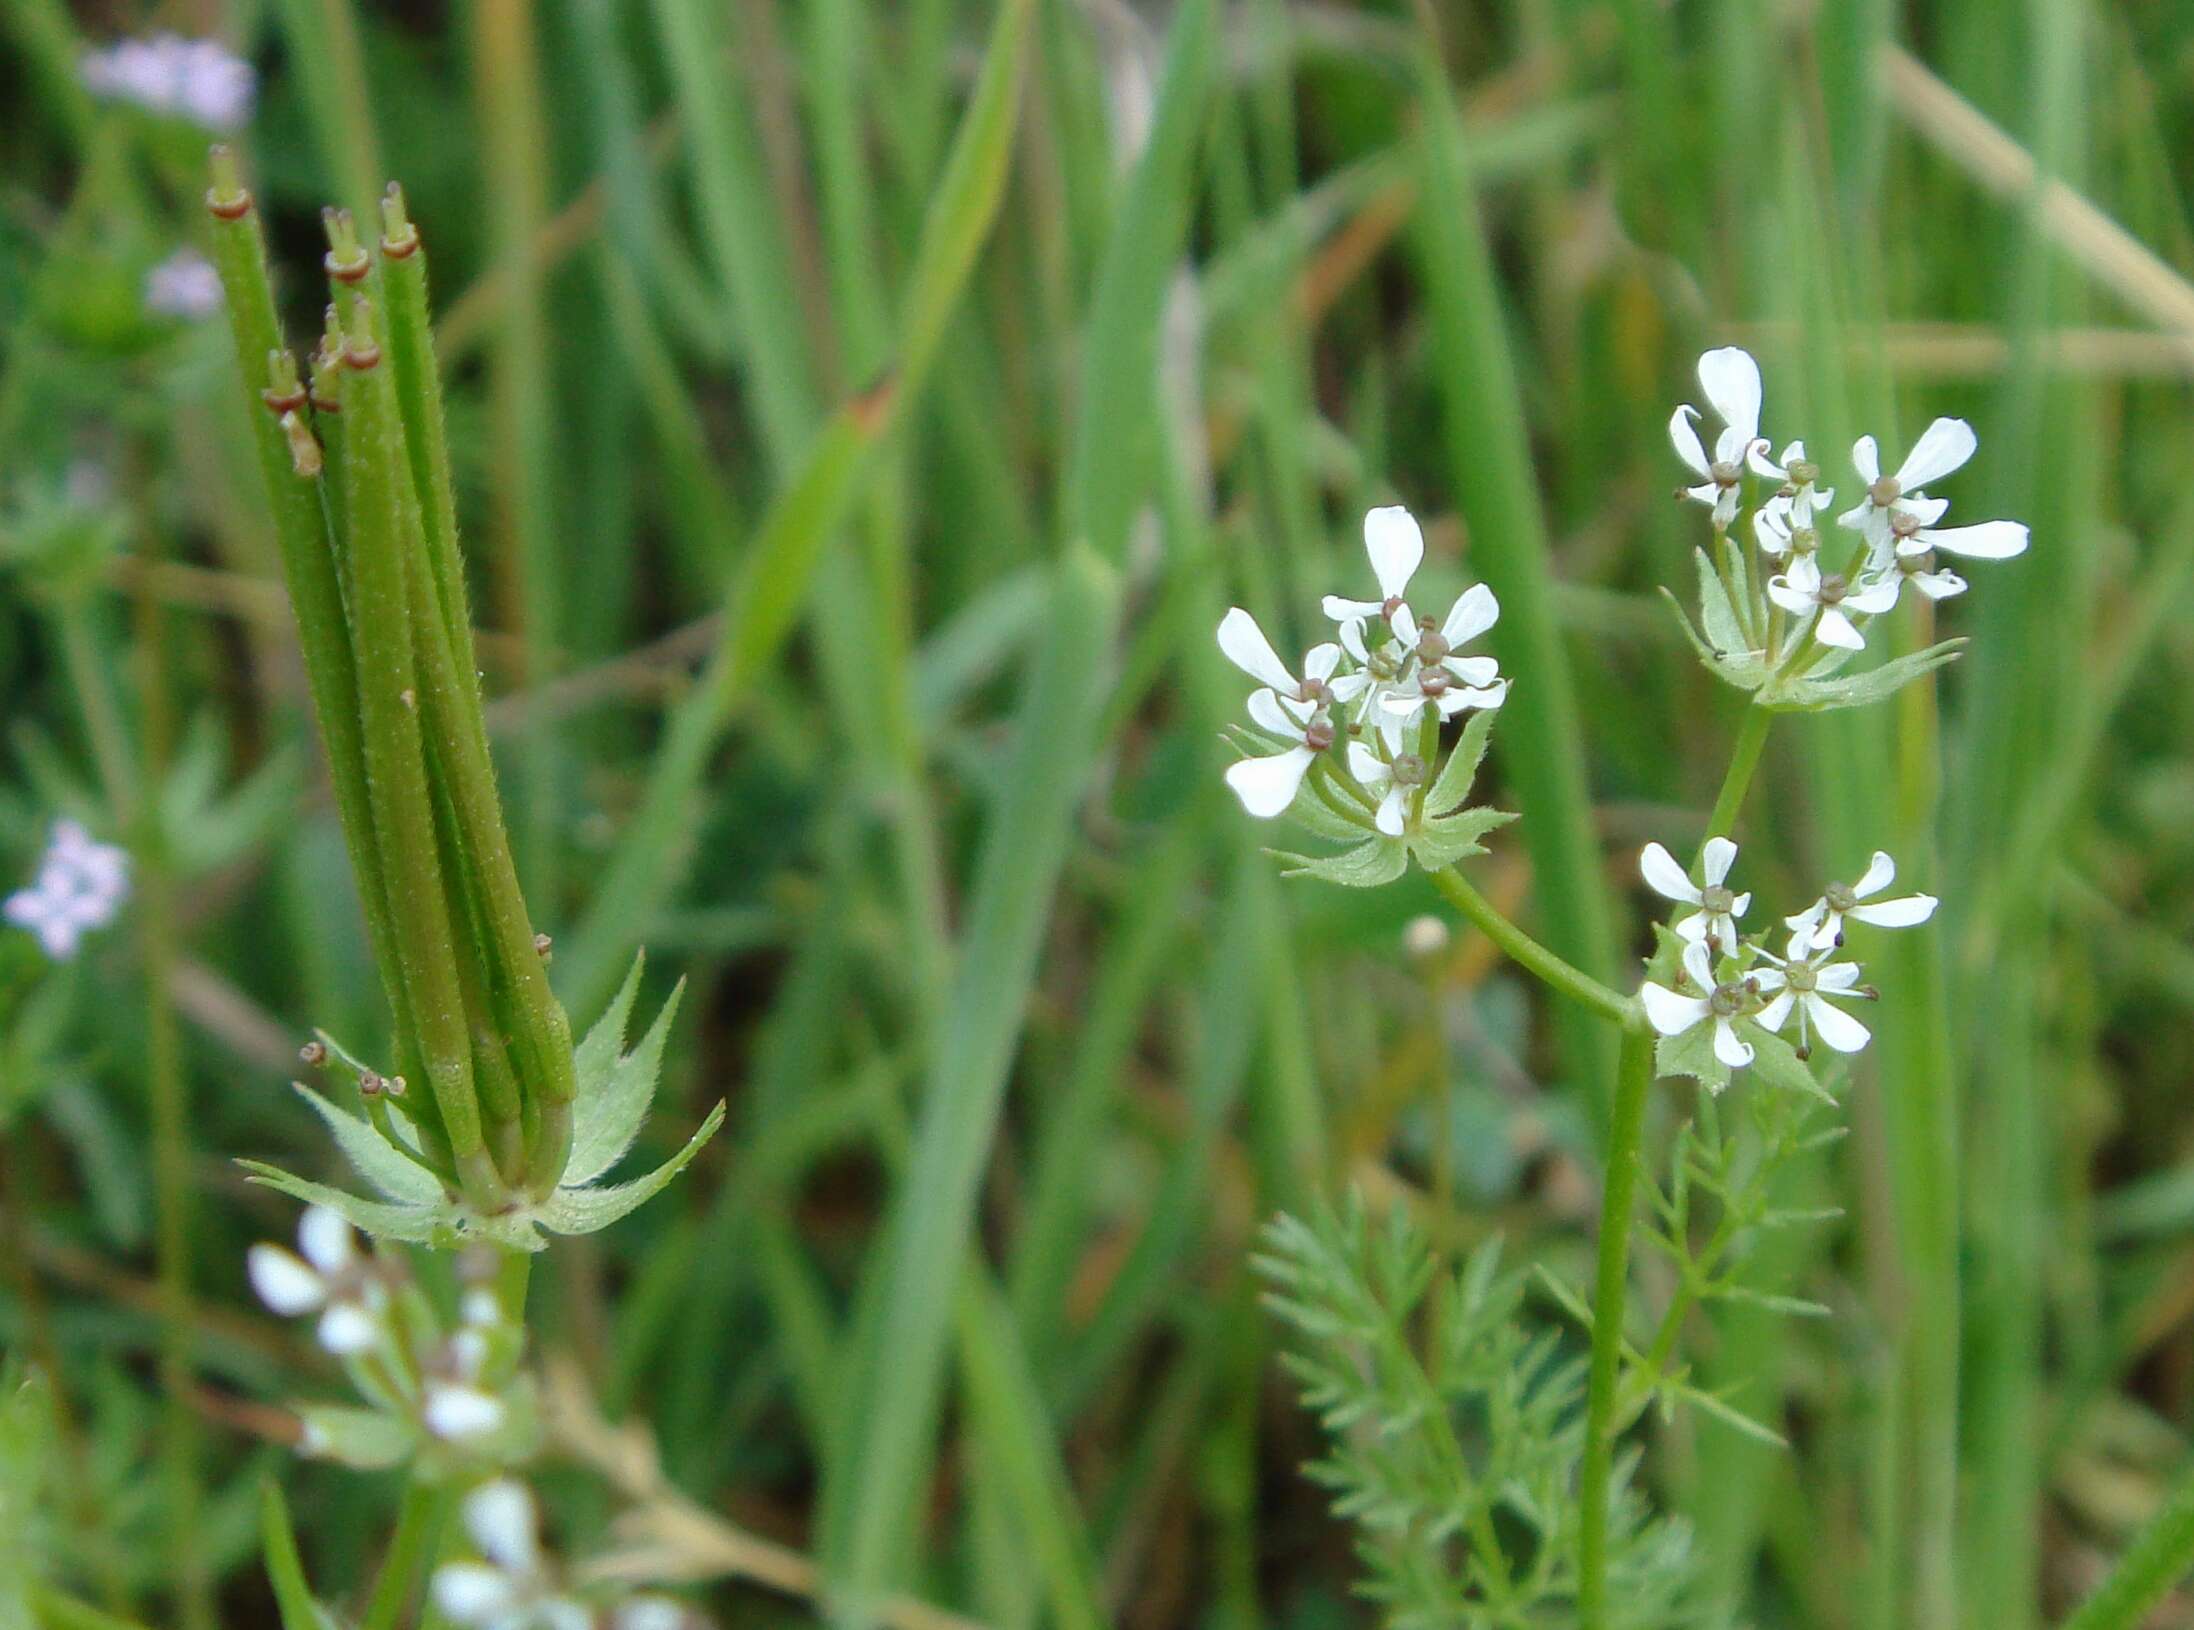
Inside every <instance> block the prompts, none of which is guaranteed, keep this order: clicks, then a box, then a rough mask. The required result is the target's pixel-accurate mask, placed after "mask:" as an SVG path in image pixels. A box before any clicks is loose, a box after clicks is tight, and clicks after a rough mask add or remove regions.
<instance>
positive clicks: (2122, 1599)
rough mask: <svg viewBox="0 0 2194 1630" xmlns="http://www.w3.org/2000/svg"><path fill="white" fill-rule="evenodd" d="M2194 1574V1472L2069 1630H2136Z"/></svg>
mask: <svg viewBox="0 0 2194 1630" xmlns="http://www.w3.org/2000/svg"><path fill="white" fill-rule="evenodd" d="M2190 1571H2194V1470H2190V1471H2189V1472H2188V1473H2187V1474H2186V1476H2185V1477H2183V1478H2182V1479H2181V1480H2180V1482H2179V1486H2178V1487H2177V1488H2175V1489H2173V1490H2172V1491H2171V1497H2170V1498H2169V1499H2168V1500H2166V1501H2165V1502H2164V1508H2163V1510H2161V1511H2159V1512H2157V1513H2156V1516H2155V1518H2154V1520H2152V1521H2151V1522H2150V1523H2149V1525H2148V1526H2147V1527H2146V1528H2144V1529H2142V1530H2141V1532H2140V1535H2139V1536H2138V1537H2137V1538H2136V1539H2135V1540H2134V1541H2133V1543H2132V1544H2131V1545H2130V1546H2128V1547H2127V1549H2126V1553H2125V1555H2124V1556H2122V1557H2120V1558H2119V1559H2118V1566H2117V1568H2116V1570H2115V1571H2114V1572H2112V1574H2111V1575H2110V1577H2109V1578H2108V1579H2105V1580H2104V1581H2103V1583H2102V1588H2101V1589H2100V1590H2098V1591H2096V1592H2095V1594H2094V1595H2092V1596H2090V1597H2089V1598H2088V1599H2087V1600H2086V1601H2085V1602H2083V1603H2082V1604H2081V1605H2080V1608H2079V1610H2078V1611H2077V1612H2075V1613H2074V1614H2073V1615H2072V1617H2071V1618H2069V1619H2067V1620H2065V1622H2064V1630H2133V1626H2135V1625H2138V1624H2143V1623H2145V1622H2147V1616H2148V1610H2149V1609H2150V1608H2152V1607H2154V1606H2155V1605H2156V1604H2157V1603H2158V1602H2159V1601H2161V1600H2163V1596H2164V1593H2165V1592H2166V1591H2168V1590H2169V1589H2171V1587H2172V1586H2173V1585H2175V1584H2177V1583H2178V1582H2179V1581H2180V1580H2181V1579H2183V1578H2185V1577H2186V1575H2187V1574H2188V1573H2189V1572H2190Z"/></svg>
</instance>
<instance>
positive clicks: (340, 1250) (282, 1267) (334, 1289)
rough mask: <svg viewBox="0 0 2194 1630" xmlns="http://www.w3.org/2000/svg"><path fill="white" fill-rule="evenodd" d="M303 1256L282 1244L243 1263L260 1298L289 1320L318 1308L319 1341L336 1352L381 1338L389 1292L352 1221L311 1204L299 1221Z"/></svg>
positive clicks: (258, 1250) (256, 1250)
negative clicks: (382, 1312)
mask: <svg viewBox="0 0 2194 1630" xmlns="http://www.w3.org/2000/svg"><path fill="white" fill-rule="evenodd" d="M297 1244H298V1248H299V1249H300V1250H302V1251H303V1252H304V1255H303V1256H302V1257H300V1256H298V1255H296V1254H295V1253H294V1252H290V1251H285V1250H284V1249H282V1247H281V1246H279V1245H254V1246H253V1247H252V1248H251V1250H250V1251H249V1252H247V1253H246V1254H245V1257H244V1265H245V1267H246V1269H247V1270H248V1271H249V1273H250V1276H251V1288H252V1289H253V1290H255V1291H257V1292H258V1293H259V1299H260V1300H261V1301H262V1302H265V1303H266V1304H267V1306H268V1307H270V1308H272V1309H273V1310H274V1311H275V1312H277V1313H279V1314H281V1315H282V1316H283V1317H284V1318H296V1317H298V1316H299V1315H300V1314H305V1313H311V1312H314V1311H316V1310H317V1311H318V1312H319V1314H320V1328H319V1331H318V1336H319V1341H320V1345H321V1346H323V1347H325V1348H326V1349H327V1350H328V1351H329V1352H331V1353H338V1354H349V1353H361V1352H364V1351H365V1350H366V1349H367V1348H369V1347H371V1346H373V1345H374V1343H375V1342H377V1341H378V1340H379V1339H380V1336H381V1311H382V1309H383V1308H384V1307H385V1306H386V1305H387V1303H388V1290H387V1287H386V1286H384V1285H383V1284H382V1282H381V1277H380V1273H379V1271H378V1269H377V1268H376V1267H375V1264H374V1261H373V1258H372V1257H370V1256H368V1255H366V1254H365V1253H364V1252H362V1251H360V1250H359V1249H358V1240H357V1236H356V1235H354V1234H353V1233H352V1232H351V1227H350V1224H349V1223H347V1222H345V1221H344V1220H343V1219H342V1217H341V1216H339V1215H337V1214H336V1213H335V1212H333V1211H330V1210H329V1209H328V1208H327V1207H326V1206H310V1207H308V1208H307V1209H306V1211H305V1214H304V1216H303V1217H301V1218H300V1219H298V1223H297Z"/></svg>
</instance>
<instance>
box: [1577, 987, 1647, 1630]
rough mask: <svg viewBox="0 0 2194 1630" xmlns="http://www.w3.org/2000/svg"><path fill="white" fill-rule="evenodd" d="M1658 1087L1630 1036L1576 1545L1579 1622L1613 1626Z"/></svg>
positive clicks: (1611, 1161) (1603, 1237) (1611, 1178)
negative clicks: (1627, 1406) (1635, 1247)
mask: <svg viewBox="0 0 2194 1630" xmlns="http://www.w3.org/2000/svg"><path fill="white" fill-rule="evenodd" d="M1652 1084H1653V1037H1652V1035H1651V1034H1650V1033H1649V1032H1646V1031H1642V1030H1626V1031H1625V1032H1624V1033H1623V1050H1622V1055H1621V1058H1620V1059H1619V1060H1618V1061H1617V1064H1616V1068H1615V1104H1614V1112H1613V1118H1612V1120H1611V1122H1610V1124H1609V1128H1608V1150H1607V1182H1606V1185H1605V1187H1604V1189H1603V1191H1602V1194H1601V1199H1600V1251H1599V1266H1598V1269H1597V1273H1596V1279H1595V1283H1594V1287H1593V1296H1592V1379H1591V1383H1590V1387H1589V1390H1588V1391H1587V1393H1586V1398H1585V1455H1584V1473H1583V1478H1582V1487H1581V1488H1580V1489H1579V1491H1578V1499H1579V1505H1580V1512H1579V1519H1578V1520H1579V1531H1578V1540H1577V1547H1578V1550H1577V1622H1578V1624H1579V1625H1580V1626H1581V1627H1582V1630H1603V1627H1604V1626H1605V1625H1606V1623H1607V1519H1608V1506H1609V1502H1610V1499H1611V1498H1612V1496H1613V1493H1614V1490H1613V1487H1612V1484H1613V1481H1614V1467H1615V1432H1616V1421H1615V1387H1616V1382H1617V1380H1618V1378H1619V1376H1620V1372H1621V1366H1622V1352H1623V1304H1624V1301H1625V1299H1626V1296H1625V1293H1626V1291H1627V1290H1628V1288H1629V1284H1630V1212H1631V1203H1632V1201H1633V1199H1634V1198H1635V1197H1636V1194H1637V1190H1638V1145H1639V1141H1640V1139H1641V1137H1642V1136H1643V1134H1644V1131H1645V1108H1646V1091H1647V1089H1648V1088H1649V1087H1650V1086H1651V1085H1652Z"/></svg>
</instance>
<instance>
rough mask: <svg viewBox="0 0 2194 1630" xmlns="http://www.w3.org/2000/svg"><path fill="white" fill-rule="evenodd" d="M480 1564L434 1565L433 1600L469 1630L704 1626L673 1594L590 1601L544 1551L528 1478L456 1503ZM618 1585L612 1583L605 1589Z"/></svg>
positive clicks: (699, 1629) (698, 1629)
mask: <svg viewBox="0 0 2194 1630" xmlns="http://www.w3.org/2000/svg"><path fill="white" fill-rule="evenodd" d="M459 1509H460V1514H461V1515H462V1516H463V1518H464V1525H465V1533H466V1535H467V1536H468V1537H469V1538H470V1539H471V1541H472V1543H473V1545H474V1546H475V1547H476V1548H477V1549H478V1551H479V1553H480V1560H478V1561H477V1562H464V1561H461V1562H445V1563H443V1564H442V1565H441V1566H440V1567H439V1568H437V1569H435V1570H434V1582H433V1586H432V1589H433V1595H434V1605H435V1606H436V1607H437V1608H439V1609H440V1610H441V1613H442V1616H443V1617H444V1618H445V1619H447V1620H449V1621H450V1622H451V1623H452V1624H460V1625H465V1626H467V1627H468V1630H703V1627H705V1625H706V1623H707V1621H706V1620H704V1619H702V1618H700V1617H699V1616H698V1615H696V1614H694V1613H693V1612H691V1611H690V1610H689V1609H687V1608H686V1607H685V1606H684V1604H682V1603H680V1602H677V1601H673V1600H672V1599H671V1598H670V1597H668V1596H656V1595H650V1594H643V1595H625V1596H622V1597H620V1598H619V1599H617V1600H614V1601H610V1602H606V1603H604V1602H600V1601H596V1600H591V1599H590V1596H598V1595H599V1594H600V1591H593V1592H589V1593H586V1594H582V1593H581V1592H580V1591H579V1590H577V1589H575V1588H573V1587H572V1586H571V1585H570V1584H569V1583H568V1582H567V1581H566V1580H565V1579H563V1578H562V1577H560V1573H559V1570H558V1569H557V1568H556V1566H555V1564H554V1562H553V1560H552V1559H551V1558H550V1557H549V1556H548V1555H547V1554H546V1553H545V1552H544V1551H543V1550H542V1547H541V1537H540V1516H539V1513H538V1512H537V1511H536V1510H535V1508H534V1503H533V1494H532V1491H531V1490H529V1489H528V1488H527V1487H526V1486H525V1485H524V1484H523V1483H520V1482H517V1481H516V1480H514V1479H512V1478H508V1477H499V1478H496V1479H495V1480H494V1481H492V1482H488V1483H482V1484H481V1485H480V1486H479V1487H478V1488H476V1489H474V1490H473V1491H472V1492H471V1493H470V1494H468V1495H466V1496H465V1500H464V1504H463V1505H462V1506H461V1507H460V1508H459ZM603 1588H604V1589H613V1588H614V1587H603Z"/></svg>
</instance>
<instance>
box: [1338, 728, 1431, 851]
mask: <svg viewBox="0 0 2194 1630" xmlns="http://www.w3.org/2000/svg"><path fill="white" fill-rule="evenodd" d="M1348 773H1349V774H1350V775H1353V776H1354V777H1355V778H1356V779H1357V781H1358V782H1359V783H1360V784H1361V785H1362V787H1363V789H1364V791H1366V792H1368V793H1370V794H1371V795H1372V796H1373V797H1375V798H1377V799H1378V800H1379V808H1378V810H1377V812H1376V813H1375V814H1374V815H1373V816H1372V822H1371V824H1372V825H1374V826H1376V827H1377V828H1378V829H1379V830H1380V831H1382V832H1384V833H1385V834H1386V835H1387V836H1388V837H1390V838H1398V837H1400V836H1401V835H1402V828H1403V827H1404V825H1406V824H1407V822H1408V819H1409V801H1410V799H1411V798H1413V797H1415V796H1416V793H1417V789H1418V788H1419V787H1421V786H1423V785H1424V784H1425V761H1424V760H1423V759H1421V758H1419V757H1418V756H1417V755H1416V754H1415V753H1397V754H1396V755H1395V756H1394V758H1393V760H1392V761H1391V762H1389V761H1388V760H1386V759H1382V758H1381V757H1379V755H1378V754H1376V753H1374V752H1373V751H1372V750H1371V749H1370V748H1368V747H1366V746H1365V745H1364V744H1363V743H1362V742H1360V741H1352V742H1350V743H1349V744H1348Z"/></svg>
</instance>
